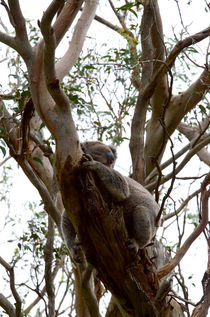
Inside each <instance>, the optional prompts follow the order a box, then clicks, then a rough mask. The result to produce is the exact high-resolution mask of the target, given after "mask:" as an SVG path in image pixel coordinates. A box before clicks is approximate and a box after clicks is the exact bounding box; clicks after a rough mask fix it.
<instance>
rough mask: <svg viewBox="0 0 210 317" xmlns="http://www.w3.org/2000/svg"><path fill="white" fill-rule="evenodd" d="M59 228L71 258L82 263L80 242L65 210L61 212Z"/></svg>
mask: <svg viewBox="0 0 210 317" xmlns="http://www.w3.org/2000/svg"><path fill="white" fill-rule="evenodd" d="M61 230H62V233H63V237H64V240H65V243H66V246H67V248H68V250H69V252H70V254H71V256H72V258H73V260H74V261H75V262H77V263H82V262H83V259H82V255H81V253H82V251H81V247H80V246H81V243H80V242H79V240H78V238H77V234H76V231H75V230H74V227H73V225H72V223H71V221H70V219H69V216H68V214H67V212H66V211H64V212H63V214H62V217H61Z"/></svg>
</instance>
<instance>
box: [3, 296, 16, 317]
mask: <svg viewBox="0 0 210 317" xmlns="http://www.w3.org/2000/svg"><path fill="white" fill-rule="evenodd" d="M0 306H1V307H2V308H3V309H4V310H5V311H6V313H7V314H8V315H9V317H16V313H15V308H14V306H13V305H12V304H11V303H10V301H8V299H7V298H6V297H5V296H4V295H3V294H1V293H0Z"/></svg>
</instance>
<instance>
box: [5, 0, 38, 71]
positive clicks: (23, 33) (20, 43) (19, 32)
mask: <svg viewBox="0 0 210 317" xmlns="http://www.w3.org/2000/svg"><path fill="white" fill-rule="evenodd" d="M8 3H9V7H10V13H11V15H12V19H13V21H14V24H13V26H14V28H15V32H16V37H15V42H16V50H17V51H18V53H19V54H20V55H21V56H22V58H23V59H24V61H25V62H26V64H27V65H28V66H29V63H30V62H31V58H32V47H31V45H30V43H29V40H28V35H27V30H26V24H25V19H24V17H23V15H22V12H21V8H20V5H19V0H8Z"/></svg>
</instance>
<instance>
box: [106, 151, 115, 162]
mask: <svg viewBox="0 0 210 317" xmlns="http://www.w3.org/2000/svg"><path fill="white" fill-rule="evenodd" d="M106 156H107V163H108V164H110V165H111V164H112V163H113V162H114V160H115V159H114V155H113V153H112V152H108V153H107V155H106Z"/></svg>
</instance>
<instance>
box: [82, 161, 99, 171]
mask: <svg viewBox="0 0 210 317" xmlns="http://www.w3.org/2000/svg"><path fill="white" fill-rule="evenodd" d="M95 163H96V162H95V161H93V160H91V161H85V162H83V163H82V168H84V169H87V170H94V169H95Z"/></svg>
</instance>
